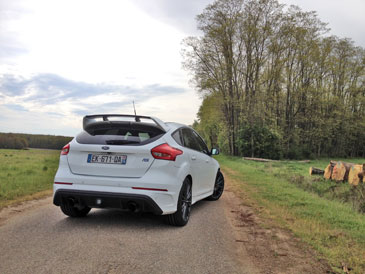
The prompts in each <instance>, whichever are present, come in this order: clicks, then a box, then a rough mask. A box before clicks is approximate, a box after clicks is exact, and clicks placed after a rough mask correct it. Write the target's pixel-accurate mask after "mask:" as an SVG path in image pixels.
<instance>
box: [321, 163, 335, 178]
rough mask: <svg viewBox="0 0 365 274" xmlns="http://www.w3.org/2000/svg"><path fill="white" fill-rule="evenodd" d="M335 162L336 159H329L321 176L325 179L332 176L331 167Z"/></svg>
mask: <svg viewBox="0 0 365 274" xmlns="http://www.w3.org/2000/svg"><path fill="white" fill-rule="evenodd" d="M336 164H337V162H336V161H330V163H329V165H328V166H327V167H326V169H325V170H324V175H323V177H324V178H325V179H327V180H329V179H331V178H332V172H333V167H334V166H335V165H336Z"/></svg>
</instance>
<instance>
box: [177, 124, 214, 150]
mask: <svg viewBox="0 0 365 274" xmlns="http://www.w3.org/2000/svg"><path fill="white" fill-rule="evenodd" d="M181 133H182V138H183V141H184V146H185V147H188V148H191V149H194V150H197V151H200V152H203V153H205V154H208V148H207V146H206V145H205V143H204V141H203V140H202V139H201V138H200V137H199V135H198V134H197V133H196V132H195V131H193V130H191V129H190V128H183V129H182V130H181Z"/></svg>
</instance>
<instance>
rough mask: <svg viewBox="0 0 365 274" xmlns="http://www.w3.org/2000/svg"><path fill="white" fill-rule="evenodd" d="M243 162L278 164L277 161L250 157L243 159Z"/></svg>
mask: <svg viewBox="0 0 365 274" xmlns="http://www.w3.org/2000/svg"><path fill="white" fill-rule="evenodd" d="M243 159H244V160H250V161H256V162H264V163H266V162H279V161H278V160H271V159H264V158H252V157H243Z"/></svg>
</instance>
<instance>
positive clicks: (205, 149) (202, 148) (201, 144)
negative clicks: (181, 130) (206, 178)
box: [192, 131, 209, 154]
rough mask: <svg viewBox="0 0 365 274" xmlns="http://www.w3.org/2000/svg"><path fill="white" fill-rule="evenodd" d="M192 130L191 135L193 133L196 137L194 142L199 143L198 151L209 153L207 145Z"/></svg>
mask: <svg viewBox="0 0 365 274" xmlns="http://www.w3.org/2000/svg"><path fill="white" fill-rule="evenodd" d="M192 132H193V135H194V137H195V139H196V142H197V143H198V144H199V151H200V152H203V153H205V154H209V150H208V147H207V145H206V144H205V142H204V141H203V139H202V138H201V137H200V136H199V134H198V133H196V132H195V131H192Z"/></svg>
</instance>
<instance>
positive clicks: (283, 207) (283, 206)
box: [217, 156, 365, 273]
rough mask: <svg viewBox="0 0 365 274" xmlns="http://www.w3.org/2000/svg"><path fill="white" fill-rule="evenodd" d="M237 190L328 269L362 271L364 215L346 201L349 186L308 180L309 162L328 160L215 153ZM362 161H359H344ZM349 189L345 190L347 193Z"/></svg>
mask: <svg viewBox="0 0 365 274" xmlns="http://www.w3.org/2000/svg"><path fill="white" fill-rule="evenodd" d="M217 159H218V160H219V162H220V164H221V167H222V169H223V171H224V172H225V174H226V176H227V177H229V178H232V179H233V180H232V181H233V185H234V188H235V190H236V192H237V193H241V195H242V197H244V199H245V203H249V204H251V205H252V207H253V208H261V209H260V210H258V213H259V214H261V216H262V217H264V218H266V219H270V220H273V221H274V223H275V225H277V226H279V227H283V228H286V229H289V230H291V231H292V232H293V233H294V235H296V236H297V237H299V238H301V239H302V240H303V241H304V242H306V243H308V244H309V245H311V246H312V247H313V248H314V249H315V250H317V251H318V254H319V256H320V257H322V258H325V259H327V261H328V262H329V263H330V264H331V266H332V267H333V268H334V270H335V271H336V272H338V273H343V272H342V271H341V264H342V263H344V264H345V265H346V266H348V267H349V268H351V269H352V271H353V272H351V273H365V259H364V258H365V215H363V214H361V213H359V211H358V208H357V207H356V205H355V204H352V202H351V201H350V199H351V195H350V194H351V193H355V192H354V191H355V190H353V188H352V187H351V186H349V185H347V184H345V183H339V184H336V183H334V182H326V181H324V180H322V179H321V178H317V179H315V178H313V177H312V178H311V177H310V176H309V174H308V169H309V167H310V166H315V167H318V168H323V169H324V168H325V167H326V165H327V164H328V162H329V159H322V160H316V161H312V162H311V163H298V162H294V161H293V162H272V163H260V162H253V161H247V160H243V159H242V158H238V157H227V156H219V157H217ZM346 161H347V162H356V163H363V162H365V160H364V159H347V160H346ZM349 193H350V194H349Z"/></svg>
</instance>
